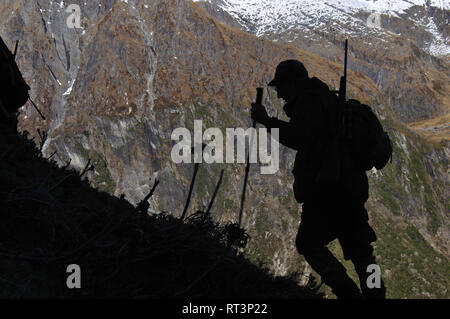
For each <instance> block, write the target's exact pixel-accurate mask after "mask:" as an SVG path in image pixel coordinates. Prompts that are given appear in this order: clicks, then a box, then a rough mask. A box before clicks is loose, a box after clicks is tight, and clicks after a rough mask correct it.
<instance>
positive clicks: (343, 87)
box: [334, 39, 352, 138]
mask: <svg viewBox="0 0 450 319" xmlns="http://www.w3.org/2000/svg"><path fill="white" fill-rule="evenodd" d="M347 53H348V39H345V55H344V75H343V76H341V79H340V82H339V91H337V93H338V101H339V108H340V110H339V134H340V137H344V138H345V137H348V138H351V123H352V121H351V116H352V115H351V108H350V107H348V106H347V103H346V102H347ZM334 92H336V91H334Z"/></svg>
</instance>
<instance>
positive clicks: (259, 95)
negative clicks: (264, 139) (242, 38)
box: [238, 88, 263, 227]
mask: <svg viewBox="0 0 450 319" xmlns="http://www.w3.org/2000/svg"><path fill="white" fill-rule="evenodd" d="M262 97H263V88H256V104H258V105H261V103H262ZM252 128H256V121H255V120H253V123H252ZM253 131H254V130H252V133H251V138H250V143H249V150H248V154H247V165H246V166H245V177H244V187H243V189H242V197H241V208H240V209H239V221H238V226H239V227H240V226H241V221H242V212H243V210H244V201H245V190H246V188H247V179H248V172H249V169H250V159H249V157H250V152H251V150H252V144H253Z"/></svg>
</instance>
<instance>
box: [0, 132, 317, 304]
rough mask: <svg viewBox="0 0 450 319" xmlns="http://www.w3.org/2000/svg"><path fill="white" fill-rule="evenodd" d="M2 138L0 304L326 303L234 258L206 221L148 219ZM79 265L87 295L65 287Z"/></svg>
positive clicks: (20, 139) (28, 144)
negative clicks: (83, 300)
mask: <svg viewBox="0 0 450 319" xmlns="http://www.w3.org/2000/svg"><path fill="white" fill-rule="evenodd" d="M0 136H1V137H0V139H1V143H0V145H1V148H0V163H1V166H0V170H1V171H0V174H1V175H0V176H2V179H1V184H0V201H1V205H2V210H1V211H2V213H1V214H0V242H1V245H0V256H1V259H0V268H1V269H2V273H1V277H0V297H2V298H30V297H31V298H45V297H57V298H61V297H62V298H67V297H68V298H70V297H75V298H79V297H137V298H141V297H150V298H162V297H169V298H170V297H211V298H220V297H239V296H241V297H244V296H245V297H264V298H287V297H289V298H317V297H320V296H319V295H318V294H316V293H315V292H314V291H313V290H312V289H309V288H307V287H299V286H298V285H297V284H296V281H295V279H294V278H274V277H273V276H271V275H270V274H269V273H268V271H267V270H266V269H261V268H258V267H257V266H255V265H253V264H251V263H250V262H249V261H248V260H246V259H244V258H243V257H241V256H235V255H234V254H231V253H230V251H229V250H228V249H227V246H226V243H227V242H228V240H227V238H228V235H229V234H230V231H229V230H227V228H226V227H222V226H218V225H216V224H214V223H213V222H211V221H210V220H208V219H207V220H206V221H204V222H201V221H200V220H199V218H198V217H200V216H202V215H201V214H198V215H196V214H194V215H193V217H191V218H190V219H189V220H188V221H186V222H184V223H182V222H180V221H179V220H177V219H175V218H173V217H170V216H166V214H160V215H158V216H148V215H147V214H145V213H142V212H139V210H138V209H136V208H135V207H133V206H132V205H131V204H130V203H128V202H127V201H126V200H125V199H124V198H116V197H113V196H110V195H109V194H107V193H104V192H100V191H99V190H97V189H94V188H91V187H90V186H89V184H88V183H87V182H86V181H85V180H80V177H79V174H78V173H77V172H75V171H69V170H66V169H64V168H58V167H57V166H56V165H55V164H54V163H53V162H49V161H48V160H46V159H44V158H42V157H41V156H40V153H39V151H38V150H37V149H36V148H35V146H34V142H32V141H29V140H27V139H26V137H25V136H18V135H17V134H16V133H15V132H14V131H12V130H7V129H5V126H3V125H0ZM229 229H231V228H229ZM73 263H75V264H78V265H80V267H81V270H82V271H81V273H82V289H78V290H77V289H74V290H70V289H68V288H67V287H66V279H67V276H68V275H69V274H67V273H66V267H67V266H68V265H69V264H73Z"/></svg>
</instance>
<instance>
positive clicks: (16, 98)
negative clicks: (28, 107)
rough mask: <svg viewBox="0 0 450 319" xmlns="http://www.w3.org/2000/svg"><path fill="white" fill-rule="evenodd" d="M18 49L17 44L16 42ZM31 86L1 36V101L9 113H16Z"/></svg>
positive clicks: (26, 97)
mask: <svg viewBox="0 0 450 319" xmlns="http://www.w3.org/2000/svg"><path fill="white" fill-rule="evenodd" d="M16 49H17V44H16ZM29 90H30V87H29V86H28V84H27V83H26V82H25V80H24V79H23V77H22V74H21V73H20V70H19V68H18V67H17V64H16V61H15V54H12V53H11V51H10V50H9V49H8V47H7V46H6V44H5V42H3V39H2V38H1V37H0V102H1V104H3V107H4V108H5V109H6V111H8V112H9V113H15V112H17V110H18V109H19V108H20V107H21V106H23V105H24V104H25V103H26V102H27V100H28V98H29V95H28V91H29Z"/></svg>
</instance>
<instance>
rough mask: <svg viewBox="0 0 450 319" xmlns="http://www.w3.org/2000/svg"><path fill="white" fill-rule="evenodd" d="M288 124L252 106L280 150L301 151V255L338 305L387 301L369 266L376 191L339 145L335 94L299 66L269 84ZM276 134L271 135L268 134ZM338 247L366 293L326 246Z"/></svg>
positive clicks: (287, 67)
mask: <svg viewBox="0 0 450 319" xmlns="http://www.w3.org/2000/svg"><path fill="white" fill-rule="evenodd" d="M269 86H273V87H274V88H275V90H276V91H277V94H278V98H282V99H283V100H284V101H285V102H286V104H285V105H284V107H283V109H284V111H285V113H286V115H287V116H288V117H289V118H290V121H289V122H285V121H281V120H279V119H277V118H274V117H269V116H268V115H267V112H266V110H265V108H264V107H263V106H261V105H256V104H252V118H253V119H254V120H256V121H257V122H259V123H261V124H263V125H265V126H266V127H267V128H273V127H277V128H279V142H280V143H282V144H283V145H285V146H287V147H289V148H292V149H294V150H296V151H297V155H296V158H295V163H294V169H293V171H292V173H293V175H294V178H295V181H294V185H293V188H294V194H295V198H296V200H297V201H298V202H299V203H303V205H302V219H301V223H300V227H299V231H298V234H297V238H296V247H297V250H298V252H299V253H300V254H303V255H304V257H305V259H306V261H307V262H308V263H309V264H310V266H311V267H312V268H313V269H314V270H315V271H316V272H317V273H318V274H319V275H320V276H321V278H322V281H323V282H324V283H326V284H327V285H329V286H330V287H331V288H332V290H333V292H334V293H335V294H336V296H337V297H338V298H361V297H363V296H364V297H366V298H384V296H385V288H384V285H383V284H382V281H381V287H380V288H376V287H375V288H369V287H368V286H367V278H368V276H369V275H371V272H367V266H368V265H371V264H375V258H374V256H373V248H372V246H371V242H373V241H375V240H376V235H375V232H374V231H373V229H372V228H371V227H370V226H369V224H368V219H369V218H368V214H367V211H366V209H365V207H364V203H365V202H366V201H367V199H368V197H369V184H368V179H367V175H366V173H365V171H364V170H361V169H358V168H357V166H356V165H355V163H354V162H353V161H352V157H351V156H350V155H349V152H348V151H347V150H346V148H345V146H344V144H343V143H341V142H340V141H339V139H338V134H337V126H338V99H337V96H336V95H335V94H334V93H333V92H331V91H330V90H329V89H328V86H327V85H326V84H325V83H323V82H322V81H320V80H319V79H317V78H315V77H313V78H309V77H308V72H307V70H306V69H305V67H304V66H303V64H302V63H301V62H299V61H297V60H287V61H283V62H281V63H280V64H279V65H278V67H277V69H276V72H275V78H274V79H273V80H272V81H271V82H270V83H269ZM269 132H270V130H269ZM336 238H337V239H338V240H339V242H340V244H341V246H342V249H343V251H344V258H345V259H346V260H348V259H350V260H352V262H353V264H354V266H355V269H356V272H357V273H358V275H359V279H360V286H361V291H362V295H361V291H360V290H359V288H358V286H357V285H356V284H355V282H354V281H353V280H352V279H351V278H350V277H348V275H347V273H346V269H345V268H344V267H343V266H342V264H341V263H340V262H339V261H338V260H337V259H336V258H335V257H334V256H333V254H331V252H330V251H329V250H328V248H327V247H326V245H327V244H328V243H329V242H331V241H332V240H334V239H336Z"/></svg>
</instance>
